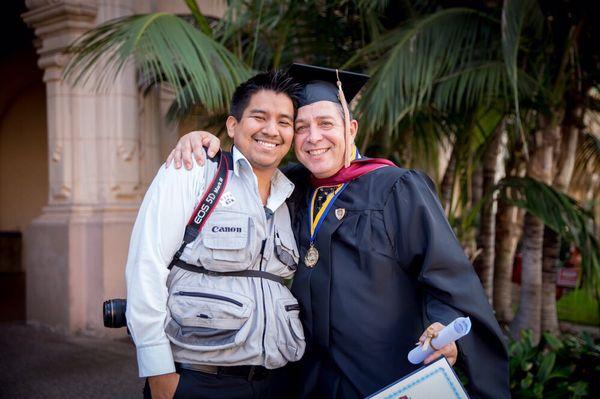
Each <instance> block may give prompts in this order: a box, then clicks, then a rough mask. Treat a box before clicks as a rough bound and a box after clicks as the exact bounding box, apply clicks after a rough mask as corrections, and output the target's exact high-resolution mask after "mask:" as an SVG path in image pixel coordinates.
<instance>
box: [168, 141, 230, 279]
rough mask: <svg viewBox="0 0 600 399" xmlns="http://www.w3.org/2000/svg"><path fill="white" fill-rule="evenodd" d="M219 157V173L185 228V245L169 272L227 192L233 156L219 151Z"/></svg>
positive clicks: (170, 266) (182, 246)
mask: <svg viewBox="0 0 600 399" xmlns="http://www.w3.org/2000/svg"><path fill="white" fill-rule="evenodd" d="M217 157H219V166H218V167H217V173H215V176H214V177H213V179H212V181H211V182H210V184H209V185H208V188H207V189H206V190H205V191H204V196H203V197H202V199H201V200H200V202H199V203H198V205H197V206H196V209H194V213H192V216H191V217H190V220H189V221H188V224H187V226H185V233H184V235H183V243H182V244H181V247H179V249H178V250H177V252H176V253H175V255H174V256H173V260H171V263H170V264H169V266H168V269H169V270H171V269H172V268H173V266H175V264H176V263H177V261H179V258H180V257H181V255H182V254H183V250H184V249H185V247H186V246H187V245H188V244H189V243H191V242H192V241H194V240H195V239H196V237H198V234H200V231H201V230H202V228H203V227H204V224H205V223H206V221H207V220H208V218H209V217H210V215H211V214H212V213H213V211H214V209H215V207H216V206H217V204H218V203H219V200H220V199H221V195H223V191H224V190H225V186H226V185H227V181H228V179H229V170H232V169H233V156H232V155H231V153H230V152H225V151H222V150H219V152H218V153H217V155H215V157H214V158H217ZM214 158H213V159H214Z"/></svg>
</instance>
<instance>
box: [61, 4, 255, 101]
mask: <svg viewBox="0 0 600 399" xmlns="http://www.w3.org/2000/svg"><path fill="white" fill-rule="evenodd" d="M69 52H70V53H71V54H73V57H72V59H71V61H70V63H69V65H68V66H67V68H66V71H65V77H66V78H67V79H71V81H72V82H74V83H82V84H86V83H91V84H93V85H94V87H95V88H96V89H101V88H105V87H108V86H109V85H110V84H111V83H112V82H113V81H114V79H115V78H116V76H117V75H118V74H119V73H120V72H121V71H122V70H123V68H124V67H125V66H126V65H127V64H128V62H129V61H130V60H131V59H132V56H133V57H134V59H135V61H136V64H137V67H138V70H139V71H140V76H141V80H142V82H144V83H143V85H144V86H146V87H148V86H151V85H152V84H155V83H159V82H165V83H168V84H169V85H170V86H171V87H172V88H173V89H174V90H175V93H176V96H177V97H176V98H177V102H178V104H179V105H180V106H182V107H186V106H188V105H189V103H190V102H193V103H198V104H201V105H202V106H203V107H204V108H205V109H206V110H208V111H209V112H213V111H219V110H223V109H226V108H227V106H228V104H229V100H230V98H231V96H232V94H233V91H234V90H235V87H236V86H237V85H238V84H239V83H241V82H242V81H244V80H246V79H247V78H248V77H249V76H250V70H249V69H248V68H247V67H246V66H244V65H243V64H242V63H241V62H240V61H239V60H238V59H237V58H236V57H235V56H234V55H233V54H232V53H231V52H229V50H227V49H226V48H225V47H223V46H222V45H221V44H219V43H217V42H215V41H214V40H213V39H212V38H211V37H209V36H207V35H206V34H205V33H203V32H201V31H200V30H198V29H196V28H195V27H194V26H192V25H191V24H189V23H188V22H186V21H185V20H184V19H183V18H180V17H177V16H175V15H172V14H167V13H155V14H148V15H134V16H129V17H125V18H120V19H116V20H111V21H108V22H106V23H105V24H102V25H100V26H99V27H97V28H95V29H93V30H91V31H89V32H87V33H86V34H84V35H83V36H82V37H80V38H79V39H78V40H77V41H76V42H75V43H74V44H73V45H72V46H71V48H70V49H69Z"/></svg>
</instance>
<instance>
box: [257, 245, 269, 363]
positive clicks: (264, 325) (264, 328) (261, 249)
mask: <svg viewBox="0 0 600 399" xmlns="http://www.w3.org/2000/svg"><path fill="white" fill-rule="evenodd" d="M266 245H267V240H266V239H264V240H263V241H262V246H261V247H260V267H259V269H260V270H261V271H262V268H263V259H264V254H265V246H266ZM263 283H264V282H263V279H262V278H261V279H260V290H261V292H262V303H263V333H262V357H263V359H264V358H265V335H266V333H267V305H266V303H265V289H264V287H263Z"/></svg>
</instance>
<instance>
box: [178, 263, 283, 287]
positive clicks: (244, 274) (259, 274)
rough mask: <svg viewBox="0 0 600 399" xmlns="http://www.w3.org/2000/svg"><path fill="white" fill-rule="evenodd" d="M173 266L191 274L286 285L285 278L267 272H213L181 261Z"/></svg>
mask: <svg viewBox="0 0 600 399" xmlns="http://www.w3.org/2000/svg"><path fill="white" fill-rule="evenodd" d="M171 265H172V266H177V267H179V268H180V269H184V270H187V271H189V272H194V273H202V274H206V275H209V276H230V277H258V278H264V279H267V280H271V281H275V282H276V283H279V284H281V285H285V280H284V279H283V277H279V276H278V275H276V274H273V273H269V272H265V271H262V270H240V271H237V272H215V271H213V270H208V269H205V268H204V267H202V266H195V265H190V264H189V263H186V262H184V261H182V260H181V259H177V260H176V261H174V262H173V263H172V264H171Z"/></svg>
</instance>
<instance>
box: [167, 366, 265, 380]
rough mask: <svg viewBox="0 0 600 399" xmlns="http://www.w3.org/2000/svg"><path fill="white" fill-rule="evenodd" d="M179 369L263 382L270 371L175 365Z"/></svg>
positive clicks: (233, 367) (257, 368) (251, 367)
mask: <svg viewBox="0 0 600 399" xmlns="http://www.w3.org/2000/svg"><path fill="white" fill-rule="evenodd" d="M175 367H176V368H178V369H185V370H192V371H198V372H201V373H207V374H213V375H225V376H229V377H241V378H244V379H246V380H248V381H256V380H263V379H265V378H266V377H268V376H269V373H270V370H268V369H266V368H264V367H263V366H212V365H208V364H193V363H177V362H176V363H175Z"/></svg>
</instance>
